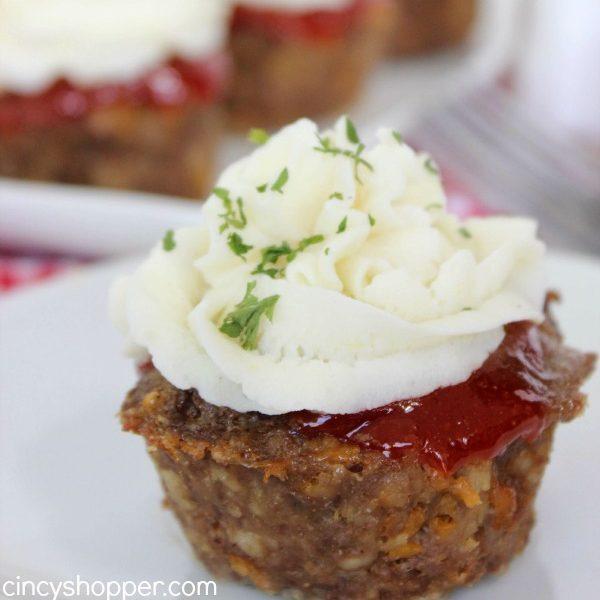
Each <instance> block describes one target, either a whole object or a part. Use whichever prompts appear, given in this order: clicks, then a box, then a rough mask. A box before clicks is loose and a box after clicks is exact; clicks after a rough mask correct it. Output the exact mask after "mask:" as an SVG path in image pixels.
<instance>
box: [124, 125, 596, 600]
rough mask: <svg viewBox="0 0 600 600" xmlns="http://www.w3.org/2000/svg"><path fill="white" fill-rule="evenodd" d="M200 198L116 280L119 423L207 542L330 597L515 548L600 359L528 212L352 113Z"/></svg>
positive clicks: (411, 585) (481, 569)
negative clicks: (451, 183) (443, 180)
mask: <svg viewBox="0 0 600 600" xmlns="http://www.w3.org/2000/svg"><path fill="white" fill-rule="evenodd" d="M202 210H203V213H202V216H203V218H202V221H201V222H200V223H199V225H198V226H197V227H189V228H186V229H181V230H178V231H176V232H173V231H169V232H167V234H166V235H165V237H164V239H163V240H162V242H161V243H159V244H158V245H157V246H156V247H155V249H154V250H153V251H152V253H151V254H150V256H149V257H148V258H147V259H146V260H145V262H144V263H143V264H142V265H141V266H140V267H139V269H138V270H137V271H136V272H135V273H134V274H133V275H131V276H129V277H125V278H124V279H122V280H120V281H119V282H118V283H117V284H116V285H115V287H114V288H113V291H112V310H113V318H114V319H115V322H116V323H117V324H118V325H119V327H120V328H121V329H122V330H123V332H124V333H125V335H126V337H127V340H128V342H129V344H128V346H129V348H130V349H131V350H132V352H133V353H134V355H135V356H136V357H137V359H138V360H139V361H140V379H139V382H138V384H137V385H136V387H135V388H134V389H133V390H132V391H131V393H130V394H129V395H128V397H127V399H126V400H125V402H124V404H123V407H122V410H121V420H122V423H123V427H124V429H125V430H128V431H134V432H136V433H139V434H141V435H142V436H144V438H145V439H146V442H147V446H148V451H149V453H150V455H151V457H152V459H153V461H154V463H155V465H156V467H157V468H158V471H159V474H160V477H161V480H162V483H163V486H164V489H165V493H166V496H167V499H168V503H169V506H170V507H171V508H172V509H173V511H174V513H175V515H176V516H177V518H178V519H179V521H180V522H181V525H182V527H183V529H184V531H185V533H186V535H187V537H188V539H189V541H190V543H191V544H192V546H193V548H194V550H195V552H196V554H197V555H198V557H199V558H200V559H202V560H203V561H205V562H206V564H207V565H208V566H209V567H210V568H211V569H213V570H214V571H215V572H216V573H218V574H220V575H224V576H230V577H234V578H239V579H242V580H246V581H251V582H253V583H254V584H255V585H256V586H258V587H259V588H261V589H263V590H266V591H268V592H289V593H290V596H291V597H294V598H325V599H328V600H339V599H340V598H348V599H355V600H364V599H380V598H394V599H398V600H405V599H414V600H416V599H417V598H419V599H422V598H437V597H439V595H440V594H441V593H443V592H446V591H448V590H450V589H452V588H455V587H457V586H461V585H466V584H470V583H473V582H475V581H476V580H478V579H479V578H481V577H482V576H483V575H485V574H486V573H490V572H496V571H499V570H501V569H502V568H503V567H505V566H506V565H507V564H508V562H509V561H510V560H511V559H512V558H513V556H514V555H515V554H516V553H517V552H519V551H520V550H521V549H522V548H523V547H524V546H525V544H526V543H527V539H528V535H529V532H530V530H531V527H532V524H533V521H534V499H535V496H536V493H537V491H538V489H539V485H540V482H541V479H542V475H543V472H544V468H545V466H546V463H547V461H548V457H549V452H550V448H551V445H552V437H553V433H554V430H555V427H556V425H557V424H558V423H559V422H560V421H568V420H570V419H572V418H573V417H575V416H577V415H578V414H579V413H580V412H581V411H582V409H583V406H584V403H585V397H584V396H583V394H582V393H581V392H580V390H579V387H580V385H581V383H582V382H583V380H584V379H585V377H586V376H587V375H588V374H589V373H590V371H591V369H592V367H593V363H594V356H592V355H589V354H583V353H580V352H577V351H575V350H571V349H569V348H567V347H566V346H564V345H563V343H562V339H561V336H560V334H559V332H558V329H557V326H556V324H555V323H554V322H553V320H552V318H551V315H550V313H549V309H548V306H547V304H548V299H551V297H547V295H546V293H545V284H544V281H543V278H542V277H541V274H540V271H541V267H542V260H543V255H544V251H545V249H544V245H543V244H542V242H540V241H539V240H538V239H537V237H536V226H535V224H534V223H533V222H531V221H530V220H528V219H520V218H515V217H512V218H511V217H487V218H474V219H468V220H466V221H459V220H458V219H457V218H456V217H454V216H452V215H450V214H449V213H448V212H447V210H446V204H445V196H444V193H443V190H442V187H441V185H440V178H439V174H438V170H437V167H436V165H435V163H434V162H433V161H432V159H431V158H430V157H428V156H427V155H425V154H418V153H415V152H414V151H413V150H412V149H411V148H410V147H408V146H407V145H406V144H405V143H404V142H403V141H402V137H401V136H400V135H399V134H398V133H397V132H394V131H391V130H382V131H380V132H379V135H378V143H377V144H376V145H375V146H374V147H372V148H368V149H367V148H366V147H365V146H364V145H363V144H362V142H361V140H360V137H359V134H358V132H357V131H356V128H355V127H354V125H353V124H352V122H351V121H349V120H348V119H341V120H340V121H339V122H338V124H337V125H336V127H335V129H334V130H332V131H327V132H319V131H318V129H317V127H316V126H315V125H314V123H312V122H310V121H307V120H302V121H298V122H297V123H295V124H293V125H291V126H289V127H287V128H285V129H283V130H282V131H281V132H280V133H278V134H277V135H275V136H273V137H272V138H271V139H270V140H268V141H266V142H265V143H264V145H262V146H261V147H260V148H258V149H257V150H256V151H255V152H253V153H252V154H251V155H250V156H248V157H247V158H244V159H242V160H240V161H239V162H237V163H235V164H233V165H232V166H231V167H229V168H228V169H227V170H226V171H225V172H224V173H223V175H222V176H221V178H220V180H219V182H218V187H216V188H215V189H214V191H213V193H212V195H211V196H210V198H209V199H208V201H207V202H206V204H205V205H204V207H203V209H202ZM557 283H559V282H557ZM547 298H548V299H547ZM540 526H541V527H544V526H545V525H544V523H541V524H540ZM573 535H574V536H576V535H577V532H573Z"/></svg>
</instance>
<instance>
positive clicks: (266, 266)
mask: <svg viewBox="0 0 600 600" xmlns="http://www.w3.org/2000/svg"><path fill="white" fill-rule="evenodd" d="M324 239H325V238H324V237H323V236H322V235H320V234H319V235H313V236H311V237H307V238H304V239H303V240H300V242H299V244H298V247H297V248H292V247H291V246H290V245H289V244H288V243H287V242H282V243H281V244H279V245H278V246H268V247H267V248H264V249H263V250H262V256H261V260H260V262H259V263H258V265H257V266H256V269H254V271H252V274H253V275H268V276H269V277H271V279H281V278H282V277H284V276H285V269H286V267H287V265H289V264H290V263H291V262H292V261H293V260H295V258H296V257H297V256H298V254H299V253H300V252H304V250H306V249H307V248H308V247H309V246H312V245H314V244H320V243H321V242H322V241H323V240H324ZM280 259H281V260H280Z"/></svg>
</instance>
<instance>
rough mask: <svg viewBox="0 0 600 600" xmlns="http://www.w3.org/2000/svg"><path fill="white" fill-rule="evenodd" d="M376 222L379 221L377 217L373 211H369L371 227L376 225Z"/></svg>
mask: <svg viewBox="0 0 600 600" xmlns="http://www.w3.org/2000/svg"><path fill="white" fill-rule="evenodd" d="M375 223H377V221H376V220H375V217H374V216H373V215H372V214H371V213H369V225H370V226H371V227H374V226H375Z"/></svg>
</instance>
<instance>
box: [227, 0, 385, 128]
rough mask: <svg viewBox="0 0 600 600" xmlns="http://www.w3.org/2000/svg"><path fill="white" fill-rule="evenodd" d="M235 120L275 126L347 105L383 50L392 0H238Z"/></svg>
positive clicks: (247, 124)
mask: <svg viewBox="0 0 600 600" xmlns="http://www.w3.org/2000/svg"><path fill="white" fill-rule="evenodd" d="M235 4H236V6H235V10H234V13H233V17H232V22H231V34H230V47H231V51H232V54H233V61H234V78H233V84H232V88H231V94H230V97H229V108H230V113H231V118H232V121H233V124H234V126H237V127H238V128H248V127H251V126H255V125H258V126H262V127H270V126H276V125H277V126H278V125H282V124H284V123H287V122H289V121H291V120H293V119H297V118H299V117H301V116H306V115H308V116H317V115H321V114H324V113H329V112H334V111H336V110H339V109H340V107H343V106H346V105H348V104H349V103H350V102H351V101H352V100H353V99H354V97H355V96H356V94H357V93H358V91H359V90H360V87H361V84H362V82H363V80H364V79H365V76H366V75H367V73H368V72H369V70H370V68H371V67H372V65H373V63H374V62H375V61H376V60H377V59H378V58H379V56H380V55H381V54H382V53H383V51H384V50H385V46H386V43H387V40H388V36H389V31H390V27H391V23H392V19H391V15H392V12H393V8H392V6H391V2H390V0H237V2H236V3H235Z"/></svg>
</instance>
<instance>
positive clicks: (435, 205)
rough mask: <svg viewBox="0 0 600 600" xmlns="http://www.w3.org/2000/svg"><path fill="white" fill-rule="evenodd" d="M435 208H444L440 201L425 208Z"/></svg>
mask: <svg viewBox="0 0 600 600" xmlns="http://www.w3.org/2000/svg"><path fill="white" fill-rule="evenodd" d="M435 208H444V207H443V206H442V205H441V204H440V203H439V202H433V203H432V204H428V205H427V206H426V207H425V210H433V209H435Z"/></svg>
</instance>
